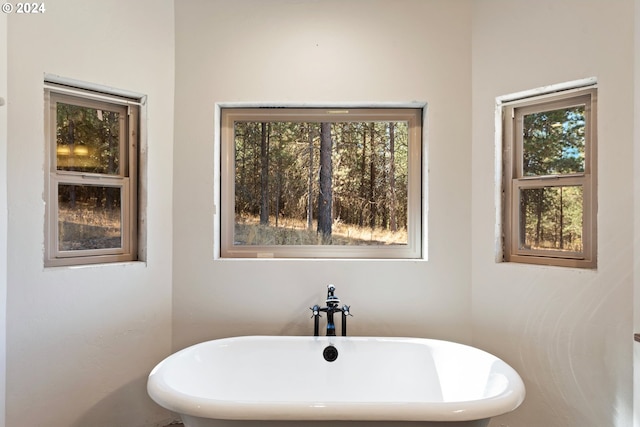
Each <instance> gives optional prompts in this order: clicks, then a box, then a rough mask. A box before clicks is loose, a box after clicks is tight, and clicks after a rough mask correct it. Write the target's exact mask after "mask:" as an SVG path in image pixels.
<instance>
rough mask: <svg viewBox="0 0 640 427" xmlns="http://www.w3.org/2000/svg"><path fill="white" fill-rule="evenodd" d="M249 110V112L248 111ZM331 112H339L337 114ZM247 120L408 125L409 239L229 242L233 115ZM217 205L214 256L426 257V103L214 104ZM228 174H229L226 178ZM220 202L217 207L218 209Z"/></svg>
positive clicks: (232, 196)
mask: <svg viewBox="0 0 640 427" xmlns="http://www.w3.org/2000/svg"><path fill="white" fill-rule="evenodd" d="M249 110H250V112H249ZM336 116H339V117H340V118H339V120H338V119H337V117H336ZM240 118H242V120H249V121H278V120H280V121H296V120H298V121H315V122H321V121H323V120H325V121H333V122H335V121H402V120H406V121H409V122H410V126H409V138H410V142H409V152H410V154H409V159H408V161H409V169H410V173H409V182H408V192H409V195H408V212H409V218H408V230H407V231H408V242H407V244H406V245H393V246H365V245H362V246H338V245H317V246H316V245H313V246H306V245H290V246H287V245H281V246H277V245H269V246H260V245H234V244H233V234H234V218H235V215H234V211H235V193H234V191H235V188H234V187H235V178H234V171H235V165H234V145H235V144H234V140H233V134H234V129H233V123H234V121H235V120H239V119H240ZM216 124H217V126H216V135H215V137H216V141H217V146H216V160H215V162H216V166H215V168H216V177H215V183H214V184H215V189H216V209H215V213H216V214H218V220H217V221H216V224H215V226H214V232H215V234H216V237H217V238H216V240H215V241H216V247H215V248H214V258H215V259H236V258H261V259H264V258H284V259H378V260H380V259H411V260H420V259H423V260H424V259H426V257H427V230H426V224H427V221H426V212H427V205H426V203H427V202H426V200H427V185H426V183H427V177H426V172H425V171H426V170H427V168H426V161H427V151H426V148H425V142H426V104H425V103H404V104H398V103H393V104H391V103H385V104H375V105H345V104H332V105H313V104H304V105H282V104H271V103H270V104H246V103H229V104H223V103H220V104H216ZM228 177H231V178H228ZM218 207H219V209H218Z"/></svg>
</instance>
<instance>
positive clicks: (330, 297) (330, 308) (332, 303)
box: [311, 285, 351, 337]
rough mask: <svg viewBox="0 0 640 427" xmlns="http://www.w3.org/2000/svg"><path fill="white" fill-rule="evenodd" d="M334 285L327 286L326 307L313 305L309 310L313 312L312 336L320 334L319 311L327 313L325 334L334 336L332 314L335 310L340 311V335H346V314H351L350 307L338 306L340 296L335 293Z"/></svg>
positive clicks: (334, 327)
mask: <svg viewBox="0 0 640 427" xmlns="http://www.w3.org/2000/svg"><path fill="white" fill-rule="evenodd" d="M335 291H336V287H335V286H333V285H329V286H327V301H326V304H327V305H326V307H320V306H319V305H317V304H316V305H314V306H313V307H311V311H312V312H313V316H312V317H313V336H315V337H317V336H318V335H320V333H319V332H320V331H319V326H320V320H319V318H320V312H325V313H327V336H328V337H334V336H335V335H336V324H335V322H334V320H333V314H334V313H337V312H341V313H342V336H343V337H346V336H347V316H351V313H350V312H349V309H350V307H349V306H348V305H343V306H342V307H338V306H339V305H340V298H338V297H337V296H336V295H335Z"/></svg>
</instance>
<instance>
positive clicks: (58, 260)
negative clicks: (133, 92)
mask: <svg viewBox="0 0 640 427" xmlns="http://www.w3.org/2000/svg"><path fill="white" fill-rule="evenodd" d="M138 101H139V100H135V99H129V98H124V97H119V96H116V95H110V94H105V93H99V92H93V91H89V90H84V89H81V88H71V87H68V86H63V85H55V84H47V85H46V86H45V105H46V109H45V122H46V125H45V129H46V131H45V133H46V146H47V163H48V167H47V173H46V174H45V176H46V187H47V192H46V200H47V209H46V221H45V224H46V226H45V231H46V233H45V266H63V265H79V264H95V263H105V262H116V261H132V260H136V259H137V221H138V202H137V200H138V176H137V174H138V138H139V127H140V105H139V103H138Z"/></svg>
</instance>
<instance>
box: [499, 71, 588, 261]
mask: <svg viewBox="0 0 640 427" xmlns="http://www.w3.org/2000/svg"><path fill="white" fill-rule="evenodd" d="M576 105H585V118H586V125H585V167H584V169H585V170H584V173H573V174H558V175H549V176H524V175H523V172H522V123H521V122H522V118H523V117H524V115H526V114H531V113H534V112H540V111H552V110H556V109H561V108H568V107H571V106H576ZM498 108H499V109H500V114H501V117H502V131H503V132H502V141H501V142H502V152H501V154H502V156H503V165H502V169H503V173H502V176H503V180H502V186H501V190H502V194H503V199H502V215H503V216H502V230H501V232H502V240H503V242H502V243H503V245H502V251H503V253H502V255H503V260H504V261H507V262H518V263H526V264H543V265H553V266H563V267H576V268H596V267H597V136H598V133H597V86H596V83H595V79H587V80H585V81H578V82H574V83H573V84H564V85H560V86H557V87H548V88H543V89H540V90H535V91H533V92H528V93H520V94H515V95H512V96H510V97H505V98H503V99H498ZM567 186H581V187H582V191H583V205H582V215H583V217H582V221H583V224H582V241H583V242H582V243H583V250H582V251H581V252H570V251H559V250H540V249H538V250H536V249H531V248H522V247H520V245H519V243H518V242H520V240H521V239H520V235H519V234H520V227H519V222H520V209H519V203H520V198H519V192H520V190H523V189H532V188H553V187H567Z"/></svg>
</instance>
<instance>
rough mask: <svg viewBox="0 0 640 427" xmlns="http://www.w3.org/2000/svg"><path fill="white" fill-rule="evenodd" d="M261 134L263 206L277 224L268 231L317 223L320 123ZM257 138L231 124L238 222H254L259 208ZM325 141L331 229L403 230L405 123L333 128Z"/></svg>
mask: <svg viewBox="0 0 640 427" xmlns="http://www.w3.org/2000/svg"><path fill="white" fill-rule="evenodd" d="M266 129H267V132H268V135H267V141H268V149H267V151H266V155H267V156H268V162H267V163H268V174H269V176H268V180H267V181H268V191H267V197H268V203H267V205H268V209H269V217H270V218H274V219H275V221H271V223H272V224H273V223H274V222H275V224H273V225H275V226H276V227H277V226H278V225H279V222H280V221H284V220H285V219H292V220H293V219H295V220H299V221H307V224H309V225H310V224H311V221H312V220H317V216H318V214H317V212H316V210H317V201H318V196H319V192H320V189H319V175H320V171H321V162H320V123H309V122H268V123H267V126H266ZM391 129H393V132H394V138H393V142H394V146H393V155H392V148H391V146H390V143H391V138H390V130H391ZM261 132H262V124H261V123H259V122H237V123H235V212H236V215H238V216H243V217H245V216H246V217H248V216H259V215H260V210H261V206H264V205H263V204H262V202H263V201H264V200H262V199H261V197H263V196H262V188H261V185H262V184H263V183H264V182H263V181H262V180H261V172H262V170H263V167H264V164H265V163H264V162H263V158H262V156H261V152H262V150H261V140H262V139H261V138H262V136H263V135H262V134H261ZM331 140H332V156H331V160H332V174H331V193H332V199H331V200H332V211H331V212H332V221H333V222H334V223H335V222H341V223H345V224H354V225H358V226H363V225H367V226H369V227H371V228H382V229H388V228H389V227H390V224H391V223H392V222H393V223H395V224H397V225H396V228H397V229H405V230H406V227H407V183H408V159H407V156H408V125H407V123H406V122H396V123H393V126H390V123H388V122H371V123H364V122H336V123H332V124H331ZM392 161H393V163H392ZM391 173H393V178H391ZM391 184H393V187H391ZM392 198H393V199H394V200H395V202H394V203H391V201H392ZM392 219H393V221H392Z"/></svg>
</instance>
